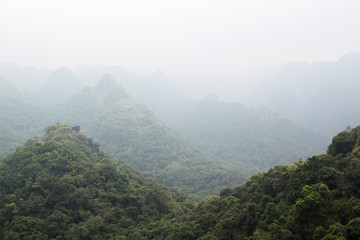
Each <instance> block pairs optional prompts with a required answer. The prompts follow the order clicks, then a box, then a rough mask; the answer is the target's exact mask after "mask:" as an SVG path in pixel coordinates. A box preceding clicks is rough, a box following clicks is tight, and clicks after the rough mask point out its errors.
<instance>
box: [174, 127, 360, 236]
mask: <svg viewBox="0 0 360 240" xmlns="http://www.w3.org/2000/svg"><path fill="white" fill-rule="evenodd" d="M359 136H360V127H357V128H355V129H349V130H347V131H343V132H341V133H339V134H338V135H337V136H335V137H334V138H333V141H332V143H331V145H330V146H329V149H328V152H327V154H323V155H317V156H313V157H311V158H309V159H308V160H306V161H305V162H302V161H299V162H297V163H295V164H294V165H290V166H277V167H274V168H272V169H270V170H269V171H268V172H266V173H261V174H258V175H255V176H253V177H251V179H250V180H249V181H248V182H247V183H245V184H244V185H241V186H238V187H236V188H234V189H230V188H227V189H224V190H223V191H222V192H221V193H220V196H212V197H210V198H209V199H207V200H206V201H204V202H202V203H200V204H199V205H198V207H197V209H196V211H194V212H192V213H191V217H190V220H188V221H185V222H183V223H181V224H179V225H177V226H175V227H174V229H172V230H170V232H172V233H173V236H172V237H173V239H184V240H187V239H189V240H190V239H224V240H225V239H248V240H250V239H251V240H252V239H259V240H260V239H263V240H265V239H266V240H272V239H304V240H306V239H309V240H310V239H311V240H312V239H322V240H326V239H360V228H359V226H360V217H359V216H360V191H359V189H360V152H359V149H360V137H359Z"/></svg>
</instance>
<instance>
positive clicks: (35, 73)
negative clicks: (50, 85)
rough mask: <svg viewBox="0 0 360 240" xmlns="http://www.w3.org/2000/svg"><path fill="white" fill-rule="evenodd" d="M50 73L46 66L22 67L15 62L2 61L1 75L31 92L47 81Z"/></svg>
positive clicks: (0, 65) (0, 64)
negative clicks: (37, 67)
mask: <svg viewBox="0 0 360 240" xmlns="http://www.w3.org/2000/svg"><path fill="white" fill-rule="evenodd" d="M50 73H51V71H50V70H49V69H46V68H41V69H35V68H34V67H26V68H22V67H18V66H16V64H14V63H9V62H3V63H0V76H2V77H3V78H4V79H5V80H7V81H9V82H11V83H12V84H15V85H16V86H18V87H21V88H23V89H25V90H26V91H27V92H29V93H35V92H36V91H37V90H38V88H39V87H40V86H41V85H42V84H43V83H44V82H45V81H46V79H47V78H48V76H49V75H50Z"/></svg>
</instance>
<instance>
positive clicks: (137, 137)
mask: <svg viewBox="0 0 360 240" xmlns="http://www.w3.org/2000/svg"><path fill="white" fill-rule="evenodd" d="M48 115H49V116H48V119H50V120H49V121H50V122H64V123H68V124H71V125H79V126H81V128H82V129H83V131H84V132H85V133H86V134H88V135H89V136H90V137H91V138H93V139H94V140H95V141H97V142H99V143H100V145H101V148H102V149H103V150H104V151H106V152H107V153H109V154H110V155H112V156H113V157H116V158H117V159H120V160H123V161H124V162H125V163H127V164H129V165H130V166H131V167H133V168H134V169H135V170H138V171H141V172H144V173H146V174H148V176H150V177H152V178H154V179H156V181H157V182H158V183H161V184H165V185H167V186H180V187H182V188H185V189H187V190H189V191H191V192H194V193H203V194H213V193H217V192H218V191H220V190H221V189H222V188H224V187H225V186H229V185H230V186H234V185H236V184H239V183H240V182H242V181H244V180H245V175H243V174H242V173H240V171H238V170H228V169H225V168H223V167H220V166H219V165H217V164H215V163H214V162H212V161H209V160H207V159H206V158H205V157H204V156H203V155H202V154H201V152H200V151H199V150H198V149H196V148H194V147H193V146H192V145H191V144H190V143H188V142H187V141H185V140H184V139H183V138H182V137H181V136H180V135H179V134H178V133H177V132H175V131H174V130H172V129H170V128H168V127H167V126H166V125H165V124H163V123H162V122H160V121H159V120H158V119H157V118H156V117H155V116H154V115H153V114H152V112H151V111H150V110H149V109H148V108H147V107H146V106H145V105H142V104H138V103H136V102H135V101H134V100H133V99H132V98H131V97H130V96H129V95H128V94H127V93H126V92H125V90H124V89H123V88H122V87H121V86H120V85H118V84H116V81H115V80H114V79H113V78H112V77H111V76H110V75H105V76H104V77H103V78H102V79H101V80H100V81H99V83H98V85H96V86H95V87H92V88H90V87H87V88H84V89H83V90H82V91H81V92H80V93H79V94H77V95H76V96H74V97H73V99H72V100H71V101H70V102H69V103H67V104H63V105H59V106H57V107H56V108H54V109H53V110H51V111H50V112H49V113H48Z"/></svg>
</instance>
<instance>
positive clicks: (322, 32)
mask: <svg viewBox="0 0 360 240" xmlns="http://www.w3.org/2000/svg"><path fill="white" fill-rule="evenodd" d="M359 10H360V3H359V2H358V1H355V0H354V1H334V0H333V1H329V0H319V1H308V0H307V1H288V0H287V1H285V0H282V1H281V0H273V1H266V0H255V1H232V0H229V1H219V0H210V1H209V0H197V1H189V0H184V1H165V0H152V1H146V0H135V1H115V0H104V1H98V0H96V1H94V0H93V1H85V0H77V1H70V0H52V1H48V0H32V1H21V0H2V1H1V2H0V32H1V41H0V53H1V54H0V62H4V61H9V62H14V63H16V64H19V65H21V66H27V65H31V66H35V67H50V68H56V67H60V66H69V67H75V66H77V65H81V64H87V65H96V64H99V63H102V64H106V65H120V66H122V67H123V68H125V69H128V70H130V71H136V72H142V73H144V72H146V73H149V72H152V71H155V70H156V69H162V70H163V71H165V72H171V73H175V74H185V75H186V74H201V75H206V76H211V77H217V78H224V77H226V78H237V77H238V76H241V75H243V72H249V70H251V69H257V68H261V67H264V66H266V67H268V66H274V65H275V66H279V65H282V64H284V63H286V62H291V61H305V62H313V61H319V60H321V61H324V60H328V61H334V60H337V59H338V58H340V57H341V56H342V55H344V54H345V53H347V52H349V51H355V50H360V32H359V31H358V24H357V23H359V22H360V16H359V14H358V12H359Z"/></svg>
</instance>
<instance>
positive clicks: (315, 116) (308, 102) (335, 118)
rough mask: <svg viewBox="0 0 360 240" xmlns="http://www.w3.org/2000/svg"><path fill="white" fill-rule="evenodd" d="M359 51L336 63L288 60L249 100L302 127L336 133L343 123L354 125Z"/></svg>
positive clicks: (359, 115) (357, 113) (358, 113)
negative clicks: (274, 76) (289, 61)
mask: <svg viewBox="0 0 360 240" xmlns="http://www.w3.org/2000/svg"><path fill="white" fill-rule="evenodd" d="M359 79H360V53H359V52H352V53H348V54H346V55H344V56H343V57H342V58H341V59H339V60H338V61H337V62H315V63H312V64H306V63H301V62H299V63H289V64H287V65H285V66H284V67H283V69H282V70H281V71H280V73H279V75H278V77H276V78H274V79H273V80H270V81H265V82H264V83H263V84H262V85H261V86H260V87H259V88H258V89H257V91H256V93H255V94H254V96H253V98H252V100H251V101H249V102H252V104H253V106H268V107H271V108H272V109H274V110H275V111H277V112H279V114H280V115H281V116H283V117H285V118H288V119H290V120H292V121H294V122H296V123H299V124H301V125H303V126H306V127H309V128H312V129H317V130H321V131H323V132H326V133H331V134H335V133H336V132H339V131H340V130H341V129H343V127H344V126H357V125H358V124H359V119H360V108H359V107H358V106H356V104H355V105H354V103H356V102H359V101H360V96H359V94H358V93H357V89H359V88H360V81H359Z"/></svg>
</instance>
